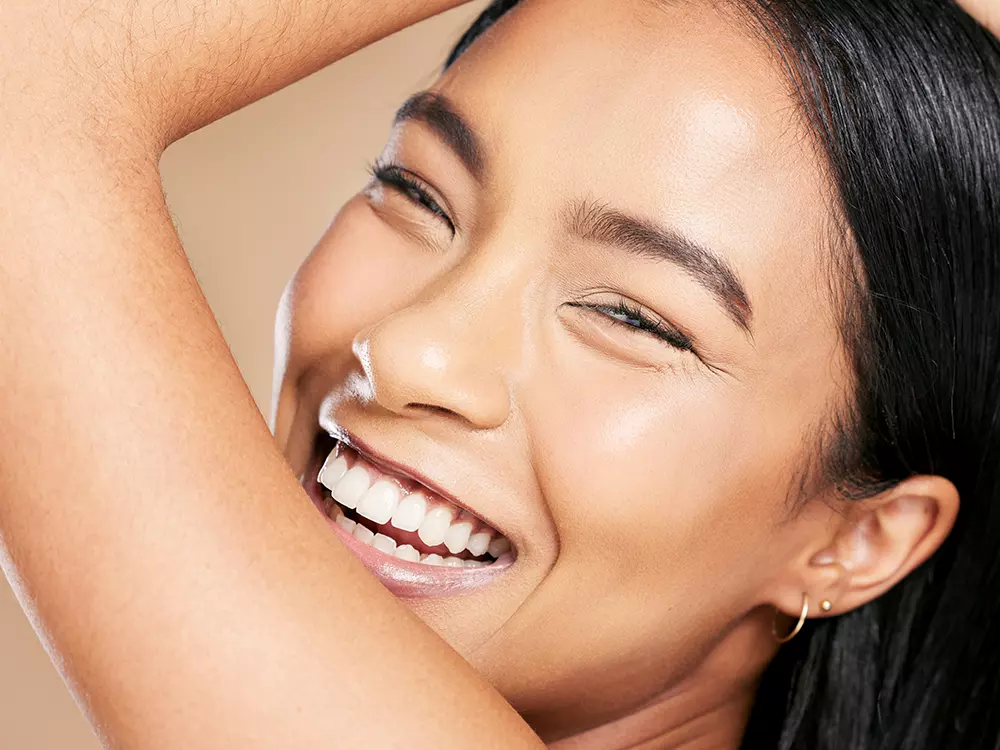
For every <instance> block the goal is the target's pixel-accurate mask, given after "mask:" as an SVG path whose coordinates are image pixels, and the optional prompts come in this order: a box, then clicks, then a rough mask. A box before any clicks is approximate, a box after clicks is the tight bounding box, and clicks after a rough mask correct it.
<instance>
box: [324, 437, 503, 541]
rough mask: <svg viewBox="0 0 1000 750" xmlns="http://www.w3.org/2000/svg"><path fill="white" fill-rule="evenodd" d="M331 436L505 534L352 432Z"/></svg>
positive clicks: (366, 458)
mask: <svg viewBox="0 0 1000 750" xmlns="http://www.w3.org/2000/svg"><path fill="white" fill-rule="evenodd" d="M329 434H330V437H332V438H334V439H335V440H338V441H340V442H341V443H344V444H345V445H347V446H348V447H349V448H351V449H352V450H354V451H356V452H357V453H358V454H359V455H361V456H363V457H364V458H365V460H366V461H370V462H371V463H373V464H375V465H376V466H379V467H381V468H384V469H386V470H388V471H389V472H392V473H393V474H398V475H400V476H403V477H406V478H407V479H412V480H413V481H414V482H419V483H420V484H422V485H423V486H424V487H426V488H427V489H428V490H430V491H431V492H432V493H434V494H435V495H437V496H438V497H440V498H442V499H443V500H447V501H448V502H449V503H452V504H453V505H456V506H458V507H459V508H461V509H463V510H465V511H466V512H468V513H470V514H471V515H473V516H475V517H476V518H478V519H479V520H480V521H482V522H483V523H486V524H488V525H489V526H490V527H492V528H493V529H495V530H496V531H497V532H498V533H500V534H504V532H503V529H501V528H499V527H498V526H497V525H496V524H495V523H493V521H491V520H490V519H489V518H486V517H485V516H483V514H482V513H480V512H479V511H476V510H473V509H472V508H470V507H469V506H468V505H466V504H465V503H463V502H462V501H461V500H459V499H458V498H457V497H455V496H454V495H453V494H452V493H450V492H448V491H447V490H446V489H444V488H443V487H441V486H440V485H439V484H437V483H436V482H434V481H433V480H432V479H430V478H429V477H427V476H426V475H425V474H423V473H421V472H419V471H417V470H416V469H414V468H412V467H410V466H407V465H405V464H401V463H399V462H398V461H394V460H393V459H391V458H389V457H388V456H386V455H384V454H382V453H379V452H378V451H377V450H375V449H374V448H372V447H371V445H369V444H368V443H366V442H365V441H364V440H362V439H361V438H359V437H357V436H356V435H354V434H353V433H351V432H350V431H348V430H345V429H344V428H343V427H341V426H340V425H338V426H337V429H336V432H335V433H329ZM504 536H506V534H504Z"/></svg>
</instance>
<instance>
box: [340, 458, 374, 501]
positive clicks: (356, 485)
mask: <svg viewBox="0 0 1000 750" xmlns="http://www.w3.org/2000/svg"><path fill="white" fill-rule="evenodd" d="M370 486H371V481H370V480H369V479H368V472H367V471H365V470H364V469H363V468H361V467H360V466H355V467H353V468H352V469H351V470H350V471H348V472H347V473H346V474H344V476H343V478H341V480H340V481H339V482H337V486H336V487H335V488H334V489H333V490H331V494H332V495H333V499H334V500H336V501H337V502H338V503H340V504H341V505H343V506H344V507H345V508H357V507H358V501H359V500H360V499H361V498H362V497H364V494H365V493H366V492H367V491H368V488H369V487H370Z"/></svg>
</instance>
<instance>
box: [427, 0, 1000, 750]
mask: <svg viewBox="0 0 1000 750" xmlns="http://www.w3.org/2000/svg"><path fill="white" fill-rule="evenodd" d="M516 5H517V0H498V1H497V2H494V3H492V4H491V5H490V6H489V7H488V8H487V9H486V10H485V11H484V12H483V13H482V15H480V17H479V18H478V19H477V20H476V22H475V23H474V24H473V26H472V27H471V28H470V29H469V30H468V31H467V32H466V33H465V35H464V36H463V37H462V39H461V41H460V42H459V43H458V45H457V47H456V48H455V49H454V51H453V52H452V54H451V55H450V57H449V58H448V61H447V64H446V67H447V66H450V65H451V64H452V63H453V62H454V61H455V60H456V59H458V57H459V56H460V55H461V54H462V53H463V52H464V51H465V50H466V49H467V48H468V47H469V45H471V44H472V43H473V42H474V41H475V40H476V38H478V37H479V36H480V35H481V34H482V33H484V32H485V31H486V30H487V29H489V28H490V27H491V26H492V25H493V24H494V23H495V22H496V21H497V20H498V19H499V18H500V17H502V16H503V15H504V14H505V13H506V12H507V11H509V10H510V9H511V8H513V7H514V6H516ZM729 5H730V6H732V7H734V8H735V9H736V10H737V11H739V12H740V13H741V14H742V15H743V16H744V17H745V18H748V19H750V20H751V21H753V26H754V28H755V29H756V30H757V31H759V32H760V34H761V38H762V39H765V40H766V41H767V43H768V44H769V45H770V46H771V47H772V48H773V50H774V51H775V53H776V56H777V59H779V60H780V61H781V62H782V63H783V64H784V66H785V72H786V73H787V76H788V80H789V82H790V86H791V90H792V91H793V92H794V95H795V96H796V98H797V100H798V103H799V105H800V107H801V110H802V113H803V117H804V118H805V120H806V122H807V123H808V124H809V125H810V128H811V131H812V133H813V136H814V138H815V142H816V144H817V147H818V149H819V151H820V152H821V153H822V154H823V155H824V156H825V157H826V162H827V169H828V172H829V177H830V181H831V185H832V192H833V194H834V198H835V203H836V209H837V212H838V214H839V216H838V219H839V222H840V224H841V231H840V232H839V237H838V238H836V241H835V242H834V243H833V244H834V251H835V252H834V256H835V257H834V262H833V264H832V268H833V269H834V270H835V271H836V274H835V275H836V276H837V277H838V278H837V279H836V281H835V284H834V286H835V287H837V288H838V289H839V290H840V291H842V292H843V293H842V294H840V295H839V297H840V300H839V302H840V306H841V308H842V325H841V328H842V338H843V340H844V345H845V347H846V348H847V351H848V353H849V355H850V356H851V358H852V360H853V365H854V380H855V388H854V392H853V393H852V394H849V395H848V399H847V400H848V404H847V405H846V406H845V408H844V409H843V412H842V413H840V414H837V415H831V427H830V429H829V430H826V434H827V438H826V439H824V440H822V441H820V442H821V446H820V448H819V449H818V451H817V452H818V454H819V455H818V458H817V464H818V465H819V466H820V468H821V469H822V471H821V472H819V475H820V479H821V480H822V486H823V487H824V488H825V489H826V490H827V491H829V490H830V489H831V488H835V489H836V490H837V491H838V492H839V493H840V494H841V495H842V496H843V497H844V499H845V500H848V501H849V500H853V499H860V498H864V497H870V496H872V495H874V494H877V493H878V492H880V491H882V490H884V489H886V488H887V487H891V486H892V485H893V484H895V483H897V482H899V481H901V480H903V479H906V478H907V477H910V476H914V475H917V474H935V475H940V476H944V477H946V478H948V479H950V480H951V481H952V482H953V483H954V484H955V486H956V487H957V488H958V491H959V493H960V495H961V510H960V512H959V517H958V520H957V523H956V526H955V528H954V529H953V531H952V533H951V535H950V536H949V538H948V540H947V541H946V542H945V544H944V545H943V546H942V548H941V549H940V550H939V551H938V552H937V554H935V555H934V556H933V557H932V558H931V560H929V561H928V562H927V563H926V564H924V565H923V566H921V567H920V568H919V569H918V570H916V571H915V572H914V573H912V574H911V575H910V576H908V577H907V578H906V579H905V580H904V581H902V582H901V583H900V584H899V585H897V586H896V587H894V588H893V589H892V590H891V591H889V592H888V593H886V594H885V595H884V596H882V597H880V598H879V599H877V600H876V601H874V602H872V603H870V604H868V605H866V606H864V607H861V608H859V609H857V610H855V611H853V612H850V613H848V614H845V615H842V616H840V617H837V618H831V619H825V620H820V621H815V622H812V623H810V625H809V626H808V627H807V629H806V630H804V631H803V633H802V634H801V635H800V636H799V637H798V638H797V639H796V640H794V641H792V642H791V643H790V644H789V645H787V646H785V647H783V648H782V650H781V652H780V653H779V654H778V656H777V657H776V659H775V660H774V661H773V663H772V664H771V665H770V666H769V668H768V670H767V671H766V673H765V675H764V677H763V679H762V681H761V684H760V687H759V690H758V694H757V699H756V703H755V705H754V709H753V713H752V715H751V717H750V722H749V725H748V728H747V732H746V735H745V738H744V747H745V748H753V750H762V749H764V748H780V750H876V749H879V750H890V749H891V750H904V749H905V750H970V749H978V748H990V749H992V750H997V749H1000V366H998V365H1000V43H998V42H997V40H996V39H995V38H994V37H993V36H991V35H990V34H988V33H987V32H986V31H985V30H984V29H982V28H981V27H980V26H978V25H977V24H976V23H975V22H974V21H973V20H972V19H971V18H970V17H969V16H968V15H966V14H965V13H964V12H963V11H962V10H961V9H960V8H959V7H958V6H957V5H956V4H955V3H954V1H953V0H731V1H730V3H729ZM803 486H805V484H803Z"/></svg>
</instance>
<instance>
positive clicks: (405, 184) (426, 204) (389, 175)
mask: <svg viewBox="0 0 1000 750" xmlns="http://www.w3.org/2000/svg"><path fill="white" fill-rule="evenodd" d="M368 171H369V172H370V173H371V176H372V177H374V178H375V179H376V180H378V182H380V183H381V184H383V185H385V186H387V187H391V188H394V189H395V190H396V191H398V192H399V193H401V194H402V195H403V196H404V197H405V198H407V199H408V200H410V201H411V202H412V203H414V204H416V205H418V206H420V207H422V208H423V209H424V210H426V211H428V212H430V213H431V214H432V215H434V217H436V218H437V219H438V220H439V221H442V222H443V223H444V224H445V225H447V227H448V229H449V230H450V231H451V233H452V234H455V224H454V222H452V220H451V217H449V216H448V214H447V213H446V212H445V210H444V209H443V208H441V205H440V204H439V203H438V202H437V201H436V200H434V198H432V197H431V194H430V192H429V191H428V190H427V188H426V187H424V185H423V184H422V182H421V180H420V178H418V177H416V176H415V175H413V174H412V173H411V172H409V171H408V170H407V169H405V168H403V167H401V166H400V165H398V164H393V163H391V162H382V161H377V162H375V163H374V164H372V165H371V166H370V167H369V169H368Z"/></svg>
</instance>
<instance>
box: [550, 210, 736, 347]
mask: <svg viewBox="0 0 1000 750" xmlns="http://www.w3.org/2000/svg"><path fill="white" fill-rule="evenodd" d="M566 223H567V228H568V230H569V232H570V234H571V235H573V236H575V237H579V238H580V239H582V240H587V241H590V242H596V243H599V244H602V245H607V246H610V247H615V248H620V249H622V250H625V251H626V252H628V253H631V254H633V255H637V256H639V257H642V258H651V259H653V260H663V261H667V262H669V263H673V264H675V265H677V266H679V267H680V268H682V269H683V270H684V271H685V273H687V274H688V276H690V277H691V278H693V279H694V280H695V281H697V282H698V283H699V284H701V285H702V286H703V287H705V289H707V290H708V291H709V292H711V293H712V295H713V296H715V298H716V300H718V302H719V303H720V304H721V305H722V307H723V308H724V309H725V311H726V313H727V314H728V315H729V317H730V318H732V319H733V321H734V322H735V323H736V324H737V325H739V326H740V328H742V329H743V330H744V331H745V332H746V333H747V334H748V335H750V336H751V338H752V337H753V331H752V330H751V326H750V322H751V320H752V319H753V308H752V307H751V305H750V297H749V295H747V292H746V289H744V287H743V284H741V283H740V280H739V276H737V274H736V271H735V270H733V268H732V266H730V265H729V263H728V262H727V261H726V260H725V259H724V258H722V257H721V256H720V255H718V254H717V253H715V252H712V251H711V250H709V249H708V248H706V247H704V246H702V245H700V244H698V243H697V242H695V241H693V240H691V239H690V238H688V237H685V236H684V235H683V234H682V233H680V232H678V231H677V230H675V229H671V228H668V227H661V226H658V225H656V224H655V223H654V222H652V221H650V220H648V219H642V218H637V217H633V216H629V215H627V214H625V213H623V212H621V211H616V210H614V209H611V208H608V207H607V206H604V205H602V204H599V203H594V202H591V201H577V202H575V203H574V204H573V206H572V207H571V209H570V210H569V211H568V213H567V222H566Z"/></svg>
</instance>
